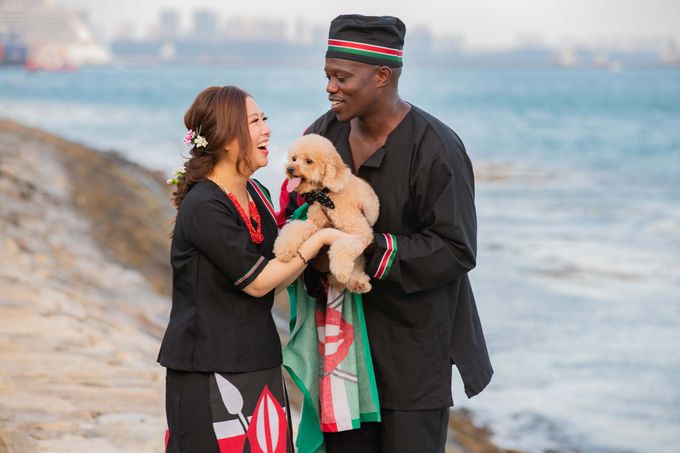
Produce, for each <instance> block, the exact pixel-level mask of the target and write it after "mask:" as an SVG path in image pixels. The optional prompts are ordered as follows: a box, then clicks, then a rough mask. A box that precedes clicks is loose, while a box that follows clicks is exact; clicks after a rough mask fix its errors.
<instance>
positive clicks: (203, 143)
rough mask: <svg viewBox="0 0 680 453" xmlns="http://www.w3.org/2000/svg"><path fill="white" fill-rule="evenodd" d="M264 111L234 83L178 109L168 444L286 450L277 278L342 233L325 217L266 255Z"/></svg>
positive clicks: (167, 346)
mask: <svg viewBox="0 0 680 453" xmlns="http://www.w3.org/2000/svg"><path fill="white" fill-rule="evenodd" d="M266 120H267V118H266V117H265V116H264V114H263V113H262V111H261V110H260V109H259V107H258V106H257V103H256V102H255V101H254V100H253V98H252V97H250V96H249V95H248V94H247V93H245V92H244V91H242V90H241V89H239V88H237V87H233V86H225V87H221V88H220V87H210V88H207V89H205V90H204V91H202V92H201V93H200V94H199V95H198V96H197V97H196V99H195V101H194V103H193V104H192V105H191V107H190V108H189V110H188V111H187V112H186V114H185V116H184V124H185V125H186V127H187V129H189V133H188V134H187V137H185V141H186V142H187V143H188V144H189V145H190V146H191V158H190V159H189V160H188V161H187V162H186V164H185V170H184V173H183V174H182V175H181V176H179V177H178V179H177V181H176V182H177V183H178V186H177V190H176V191H175V192H174V194H173V195H174V203H175V205H176V206H177V208H178V212H177V218H176V221H175V229H174V232H173V238H172V246H171V262H172V270H173V294H172V311H171V313H170V321H169V324H168V327H167V330H166V332H165V337H164V338H163V342H162V345H161V350H160V353H159V356H158V361H159V363H160V364H161V365H163V366H164V367H166V368H167V377H166V412H167V420H168V429H169V438H168V440H167V441H168V445H167V452H202V453H210V452H225V451H229V452H231V451H239V452H240V451H242V450H243V449H244V448H246V447H247V448H249V451H266V452H270V451H271V452H286V451H290V452H292V443H291V436H290V430H289V426H290V421H289V419H290V417H288V416H287V409H288V408H287V406H288V402H287V401H286V397H285V389H284V387H283V381H282V376H281V345H280V342H279V337H278V334H277V331H276V327H275V325H274V320H273V319H272V315H271V308H272V304H273V300H274V290H275V289H276V288H277V287H278V288H281V289H282V288H285V287H286V286H287V285H288V284H289V283H290V282H292V281H293V280H294V279H295V278H296V277H297V276H298V275H299V274H300V273H301V272H302V271H303V269H304V268H305V267H306V265H307V261H308V260H309V259H311V258H312V257H313V256H315V255H316V254H317V253H318V251H319V249H321V248H322V247H323V246H325V245H330V244H331V243H332V242H333V241H335V240H337V239H340V238H342V237H346V235H345V233H342V232H340V231H338V230H334V229H325V230H322V231H319V232H318V233H316V234H315V235H313V236H312V237H310V238H309V239H308V240H307V241H306V242H304V243H303V244H302V246H301V247H300V249H299V251H298V254H297V256H296V257H295V258H294V259H293V260H291V261H290V262H287V263H283V262H280V261H278V260H276V259H275V258H274V257H273V254H272V248H273V244H274V240H275V238H276V234H277V227H276V219H275V217H274V211H273V209H272V206H271V202H270V201H269V200H268V196H269V195H268V192H267V190H266V189H265V188H264V187H262V186H261V185H260V184H259V183H258V182H257V181H254V180H251V179H249V177H250V175H252V173H253V172H254V171H255V170H257V169H258V168H261V167H264V166H265V165H267V162H268V149H267V146H268V144H269V136H270V130H269V127H268V126H267V124H266Z"/></svg>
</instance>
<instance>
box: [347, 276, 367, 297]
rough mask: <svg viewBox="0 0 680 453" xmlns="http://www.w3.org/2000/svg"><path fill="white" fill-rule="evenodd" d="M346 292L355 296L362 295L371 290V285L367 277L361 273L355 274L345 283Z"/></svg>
mask: <svg viewBox="0 0 680 453" xmlns="http://www.w3.org/2000/svg"><path fill="white" fill-rule="evenodd" d="M345 286H346V287H347V289H348V290H350V291H351V292H353V293H357V294H364V293H367V292H369V291H370V290H371V283H370V279H369V278H368V275H366V274H364V273H361V274H360V275H357V274H356V273H355V274H353V275H352V277H350V279H349V280H348V281H347V283H345Z"/></svg>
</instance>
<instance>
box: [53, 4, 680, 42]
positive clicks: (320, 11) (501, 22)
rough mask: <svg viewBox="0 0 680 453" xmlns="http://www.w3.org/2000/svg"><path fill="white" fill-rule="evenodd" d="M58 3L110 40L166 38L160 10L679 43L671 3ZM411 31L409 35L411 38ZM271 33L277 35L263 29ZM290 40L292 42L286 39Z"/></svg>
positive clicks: (442, 32)
mask: <svg viewBox="0 0 680 453" xmlns="http://www.w3.org/2000/svg"><path fill="white" fill-rule="evenodd" d="M57 4H60V5H63V6H65V7H68V8H72V9H75V10H79V11H82V12H83V13H84V14H85V15H86V17H87V18H88V21H89V22H90V24H91V25H92V26H93V28H94V29H96V30H97V31H98V33H99V36H100V37H101V38H102V39H105V40H111V39H113V38H114V37H115V36H117V35H120V34H124V33H127V34H128V35H130V36H132V35H134V36H137V37H139V38H141V39H147V38H149V33H151V32H152V31H153V30H154V28H155V29H156V32H157V33H158V32H161V21H160V16H161V11H163V10H172V11H177V14H178V22H177V24H176V26H177V27H178V30H180V31H181V32H182V33H188V32H189V31H190V30H191V23H192V21H193V18H192V14H193V13H194V11H196V10H204V11H206V12H211V13H214V14H216V15H218V16H219V20H220V22H219V24H218V26H219V27H220V30H221V28H222V27H223V26H224V22H226V21H228V20H232V23H237V22H239V21H254V22H255V23H257V21H260V23H269V24H271V25H272V26H274V25H277V24H278V25H277V26H279V27H280V28H279V29H277V32H278V33H281V32H282V31H284V33H286V36H288V35H290V34H291V33H292V32H293V31H294V30H298V29H299V28H300V25H301V24H304V26H306V27H308V28H310V29H314V28H319V29H321V30H322V31H324V32H325V31H326V29H327V26H328V23H329V21H330V20H331V19H332V18H333V17H335V16H336V15H337V14H340V13H347V12H358V13H362V14H391V15H396V16H398V17H400V18H402V19H403V20H404V22H405V23H406V25H407V30H408V31H412V30H416V29H423V28H427V29H429V30H431V32H432V34H433V36H434V37H435V38H441V39H447V37H452V36H455V37H456V38H457V39H458V40H459V41H460V42H461V45H463V46H464V47H465V48H467V49H469V50H483V49H507V48H516V47H521V46H523V45H526V44H527V43H535V44H540V45H544V46H561V45H584V44H588V45H597V44H598V43H599V44H602V45H607V46H610V47H612V46H613V47H625V46H628V45H640V43H645V42H648V43H658V42H661V41H664V40H675V41H676V42H680V28H678V27H677V23H680V3H678V2H674V1H671V0H653V1H651V2H644V3H643V2H641V1H625V2H615V1H613V0H600V1H598V2H587V1H585V0H578V1H572V2H564V1H561V2H560V1H557V0H546V1H543V2H540V3H535V2H530V1H529V0H512V1H508V2H503V3H494V2H491V1H490V0H481V1H477V2H472V1H468V0H465V1H457V2H450V3H446V4H439V3H438V2H434V1H431V0H422V1H421V2H419V4H418V8H417V9H415V8H413V7H410V6H407V5H398V4H395V3H390V2H385V1H374V2H371V4H370V6H366V4H365V2H359V1H354V0H348V1H345V2H343V3H342V7H341V8H338V7H337V6H334V5H333V4H327V3H326V4H319V3H315V2H311V1H308V0H301V1H297V2H290V3H286V4H280V3H273V2H258V3H256V4H248V3H242V4H229V5H228V7H227V6H225V5H224V3H223V2H220V1H218V0H202V1H197V2H191V3H188V2H182V1H180V0H147V1H145V2H144V3H140V2H133V1H132V0H118V1H116V2H113V1H106V0H105V1H99V2H97V3H96V4H92V2H89V1H86V0H57ZM408 31H407V35H408ZM262 34H266V35H270V36H271V30H270V29H264V30H262ZM284 38H285V36H284Z"/></svg>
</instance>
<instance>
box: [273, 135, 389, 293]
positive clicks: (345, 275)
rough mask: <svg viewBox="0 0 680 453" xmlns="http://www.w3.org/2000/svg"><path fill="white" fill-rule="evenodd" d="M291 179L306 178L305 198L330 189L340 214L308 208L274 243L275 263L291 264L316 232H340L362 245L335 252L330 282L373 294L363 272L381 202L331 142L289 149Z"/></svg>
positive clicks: (308, 140) (311, 138)
mask: <svg viewBox="0 0 680 453" xmlns="http://www.w3.org/2000/svg"><path fill="white" fill-rule="evenodd" d="M286 176H287V177H288V178H295V177H299V178H302V181H301V183H300V185H299V186H298V188H297V189H296V191H297V192H298V193H301V194H304V193H307V192H311V191H313V190H321V189H323V188H327V189H328V190H329V192H328V196H329V198H330V199H331V200H332V201H333V203H334V205H335V208H334V209H330V208H326V207H323V206H321V205H320V204H319V203H314V204H312V205H311V206H310V207H309V211H308V212H307V220H305V221H302V220H294V221H292V222H290V223H288V224H286V225H285V226H284V227H283V228H282V229H281V232H280V233H279V236H278V238H277V240H276V242H275V243H274V254H275V255H276V257H277V258H278V259H280V260H281V261H285V262H287V261H290V260H291V259H293V257H294V256H296V254H297V251H298V249H299V247H300V245H301V244H302V243H303V242H304V241H305V240H306V239H307V238H308V237H309V236H311V235H312V234H314V233H315V232H316V231H318V230H320V229H322V228H326V227H334V228H337V229H339V230H341V231H344V232H346V233H349V234H352V235H354V236H357V239H354V238H352V239H341V240H338V241H336V242H334V243H333V245H332V246H331V247H330V249H329V251H328V257H329V261H330V271H331V275H330V276H329V281H330V283H331V284H332V285H334V286H335V287H336V288H347V289H348V290H350V291H352V292H355V293H365V292H368V291H369V290H370V289H371V284H370V282H369V280H370V279H369V277H368V275H366V273H365V272H364V257H363V251H364V248H365V246H366V244H369V243H370V242H371V241H372V240H373V229H372V226H373V225H375V222H376V221H377V220H378V214H379V209H380V202H379V201H378V196H377V195H376V194H375V192H374V191H373V189H372V188H371V186H370V185H368V183H367V182H366V181H364V180H363V179H361V178H358V177H356V176H354V175H353V174H352V172H351V170H350V169H349V167H347V165H345V163H344V162H343V161H342V158H341V157H340V155H339V154H338V152H337V151H336V149H335V147H334V146H333V144H332V143H331V142H330V141H329V140H328V139H326V138H324V137H322V136H320V135H315V134H310V135H305V136H304V137H301V138H299V139H297V140H296V141H295V142H293V144H292V145H291V146H290V148H289V151H288V162H287V163H286Z"/></svg>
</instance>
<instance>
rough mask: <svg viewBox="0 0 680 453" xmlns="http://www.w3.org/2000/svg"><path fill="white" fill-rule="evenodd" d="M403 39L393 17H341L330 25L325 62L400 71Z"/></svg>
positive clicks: (403, 28)
mask: <svg viewBox="0 0 680 453" xmlns="http://www.w3.org/2000/svg"><path fill="white" fill-rule="evenodd" d="M405 35H406V26H405V25H404V23H403V22H402V21H401V20H399V19H398V18H396V17H391V16H362V15H359V14H343V15H341V16H338V17H336V18H335V19H333V21H332V22H331V27H330V30H329V31H328V50H327V51H326V58H341V59H344V60H353V61H359V62H361V63H367V64H371V65H376V66H389V67H391V68H400V67H401V66H402V59H403V50H402V49H403V48H404V36H405Z"/></svg>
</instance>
